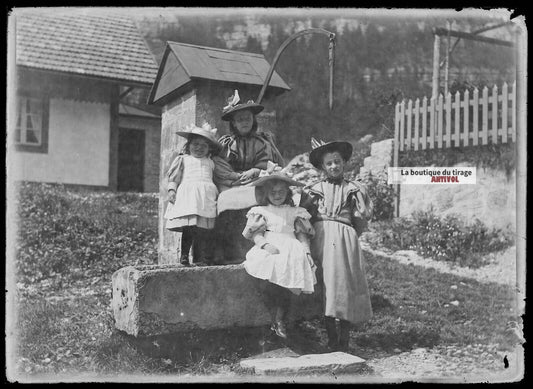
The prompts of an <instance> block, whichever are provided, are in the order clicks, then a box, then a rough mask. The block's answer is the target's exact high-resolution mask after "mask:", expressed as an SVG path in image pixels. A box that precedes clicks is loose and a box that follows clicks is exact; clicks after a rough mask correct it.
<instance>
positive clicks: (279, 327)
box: [270, 306, 287, 339]
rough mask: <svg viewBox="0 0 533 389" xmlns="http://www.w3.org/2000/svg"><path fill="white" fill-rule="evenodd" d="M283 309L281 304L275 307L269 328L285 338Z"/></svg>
mask: <svg viewBox="0 0 533 389" xmlns="http://www.w3.org/2000/svg"><path fill="white" fill-rule="evenodd" d="M285 314H286V312H285V309H284V308H283V307H281V306H279V307H277V308H276V314H275V317H274V322H273V323H272V326H271V327H270V329H271V330H272V331H274V332H275V333H276V335H277V336H279V337H280V338H282V339H287V327H286V325H285Z"/></svg>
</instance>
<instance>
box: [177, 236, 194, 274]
mask: <svg viewBox="0 0 533 389" xmlns="http://www.w3.org/2000/svg"><path fill="white" fill-rule="evenodd" d="M193 239H194V235H193V232H192V229H191V228H190V227H185V228H183V231H182V233H181V256H180V264H182V265H183V266H190V263H189V251H190V250H191V246H192V243H193Z"/></svg>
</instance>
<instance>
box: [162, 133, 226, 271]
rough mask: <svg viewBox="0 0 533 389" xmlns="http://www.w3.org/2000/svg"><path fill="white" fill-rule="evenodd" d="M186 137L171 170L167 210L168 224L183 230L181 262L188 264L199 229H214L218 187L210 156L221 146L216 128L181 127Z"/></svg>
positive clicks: (168, 174) (168, 176)
mask: <svg viewBox="0 0 533 389" xmlns="http://www.w3.org/2000/svg"><path fill="white" fill-rule="evenodd" d="M176 133H177V134H178V135H180V136H183V137H186V138H187V143H186V144H185V147H184V153H185V154H181V155H178V156H177V157H176V158H175V159H174V161H173V162H172V164H171V165H170V168H169V170H168V173H167V178H168V201H169V204H168V207H167V209H166V212H165V215H164V217H165V219H166V226H165V227H166V228H167V229H168V230H171V231H178V232H181V233H182V236H181V258H180V263H181V264H182V265H185V266H188V265H189V264H190V262H189V250H190V248H191V246H192V245H193V243H194V241H195V239H196V237H197V235H198V234H199V233H200V231H199V229H203V230H210V229H212V228H213V227H214V225H215V217H216V214H217V196H218V189H217V187H216V186H215V184H214V183H213V170H214V168H215V164H214V162H213V161H212V159H211V158H210V156H211V155H212V154H215V153H216V152H218V151H219V150H220V147H221V145H220V143H218V141H217V140H216V137H215V133H216V128H215V129H211V127H210V126H209V125H208V124H205V125H204V126H203V127H196V126H189V127H188V128H187V131H178V132H176Z"/></svg>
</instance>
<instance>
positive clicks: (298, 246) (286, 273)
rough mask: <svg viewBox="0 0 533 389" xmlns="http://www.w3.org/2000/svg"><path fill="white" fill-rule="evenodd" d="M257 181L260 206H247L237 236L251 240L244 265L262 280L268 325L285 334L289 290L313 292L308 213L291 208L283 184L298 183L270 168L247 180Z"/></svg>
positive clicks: (298, 292) (290, 200) (313, 266)
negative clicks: (262, 198) (262, 201)
mask: <svg viewBox="0 0 533 389" xmlns="http://www.w3.org/2000/svg"><path fill="white" fill-rule="evenodd" d="M252 185H254V186H263V189H264V192H265V193H266V199H265V201H266V203H267V205H264V206H256V207H253V208H251V209H250V210H249V211H248V214H247V218H248V222H247V224H246V227H245V228H244V231H243V236H244V237H245V238H247V239H250V240H252V241H253V242H254V243H255V245H254V247H252V248H251V249H250V251H248V253H247V254H246V260H245V261H244V263H243V264H244V268H245V269H246V271H247V272H248V274H250V275H251V276H253V277H256V278H259V279H261V280H266V281H268V283H267V284H266V285H264V288H265V290H264V294H265V303H266V305H267V307H268V308H269V310H270V314H271V316H272V326H271V329H272V330H273V331H274V332H275V333H276V334H277V335H278V336H280V337H282V338H286V337H287V333H286V326H285V318H286V316H287V313H288V310H289V308H290V307H289V305H290V292H292V293H293V294H296V295H298V294H300V293H313V292H314V285H315V284H316V282H317V280H316V276H315V269H316V266H315V264H314V262H313V259H312V258H311V254H310V248H309V239H310V237H311V236H313V234H314V230H313V227H312V226H311V223H310V221H309V219H310V218H311V215H310V214H309V213H308V212H307V211H306V210H305V209H304V208H301V207H295V206H294V204H293V202H292V193H291V190H290V188H289V186H295V185H297V186H303V184H301V183H299V182H297V181H294V180H292V179H290V178H289V177H287V176H286V175H285V174H284V173H282V172H278V173H272V174H271V175H269V176H265V177H262V178H259V179H258V180H257V181H255V182H254V183H252Z"/></svg>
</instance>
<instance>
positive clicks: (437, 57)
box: [431, 35, 440, 99]
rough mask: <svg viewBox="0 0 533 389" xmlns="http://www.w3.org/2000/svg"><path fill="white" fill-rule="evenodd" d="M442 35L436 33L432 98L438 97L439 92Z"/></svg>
mask: <svg viewBox="0 0 533 389" xmlns="http://www.w3.org/2000/svg"><path fill="white" fill-rule="evenodd" d="M439 62H440V36H439V35H435V40H434V42H433V80H432V83H431V84H432V87H431V98H433V99H435V98H437V95H438V94H439V84H440V75H439V71H440V67H439Z"/></svg>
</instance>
